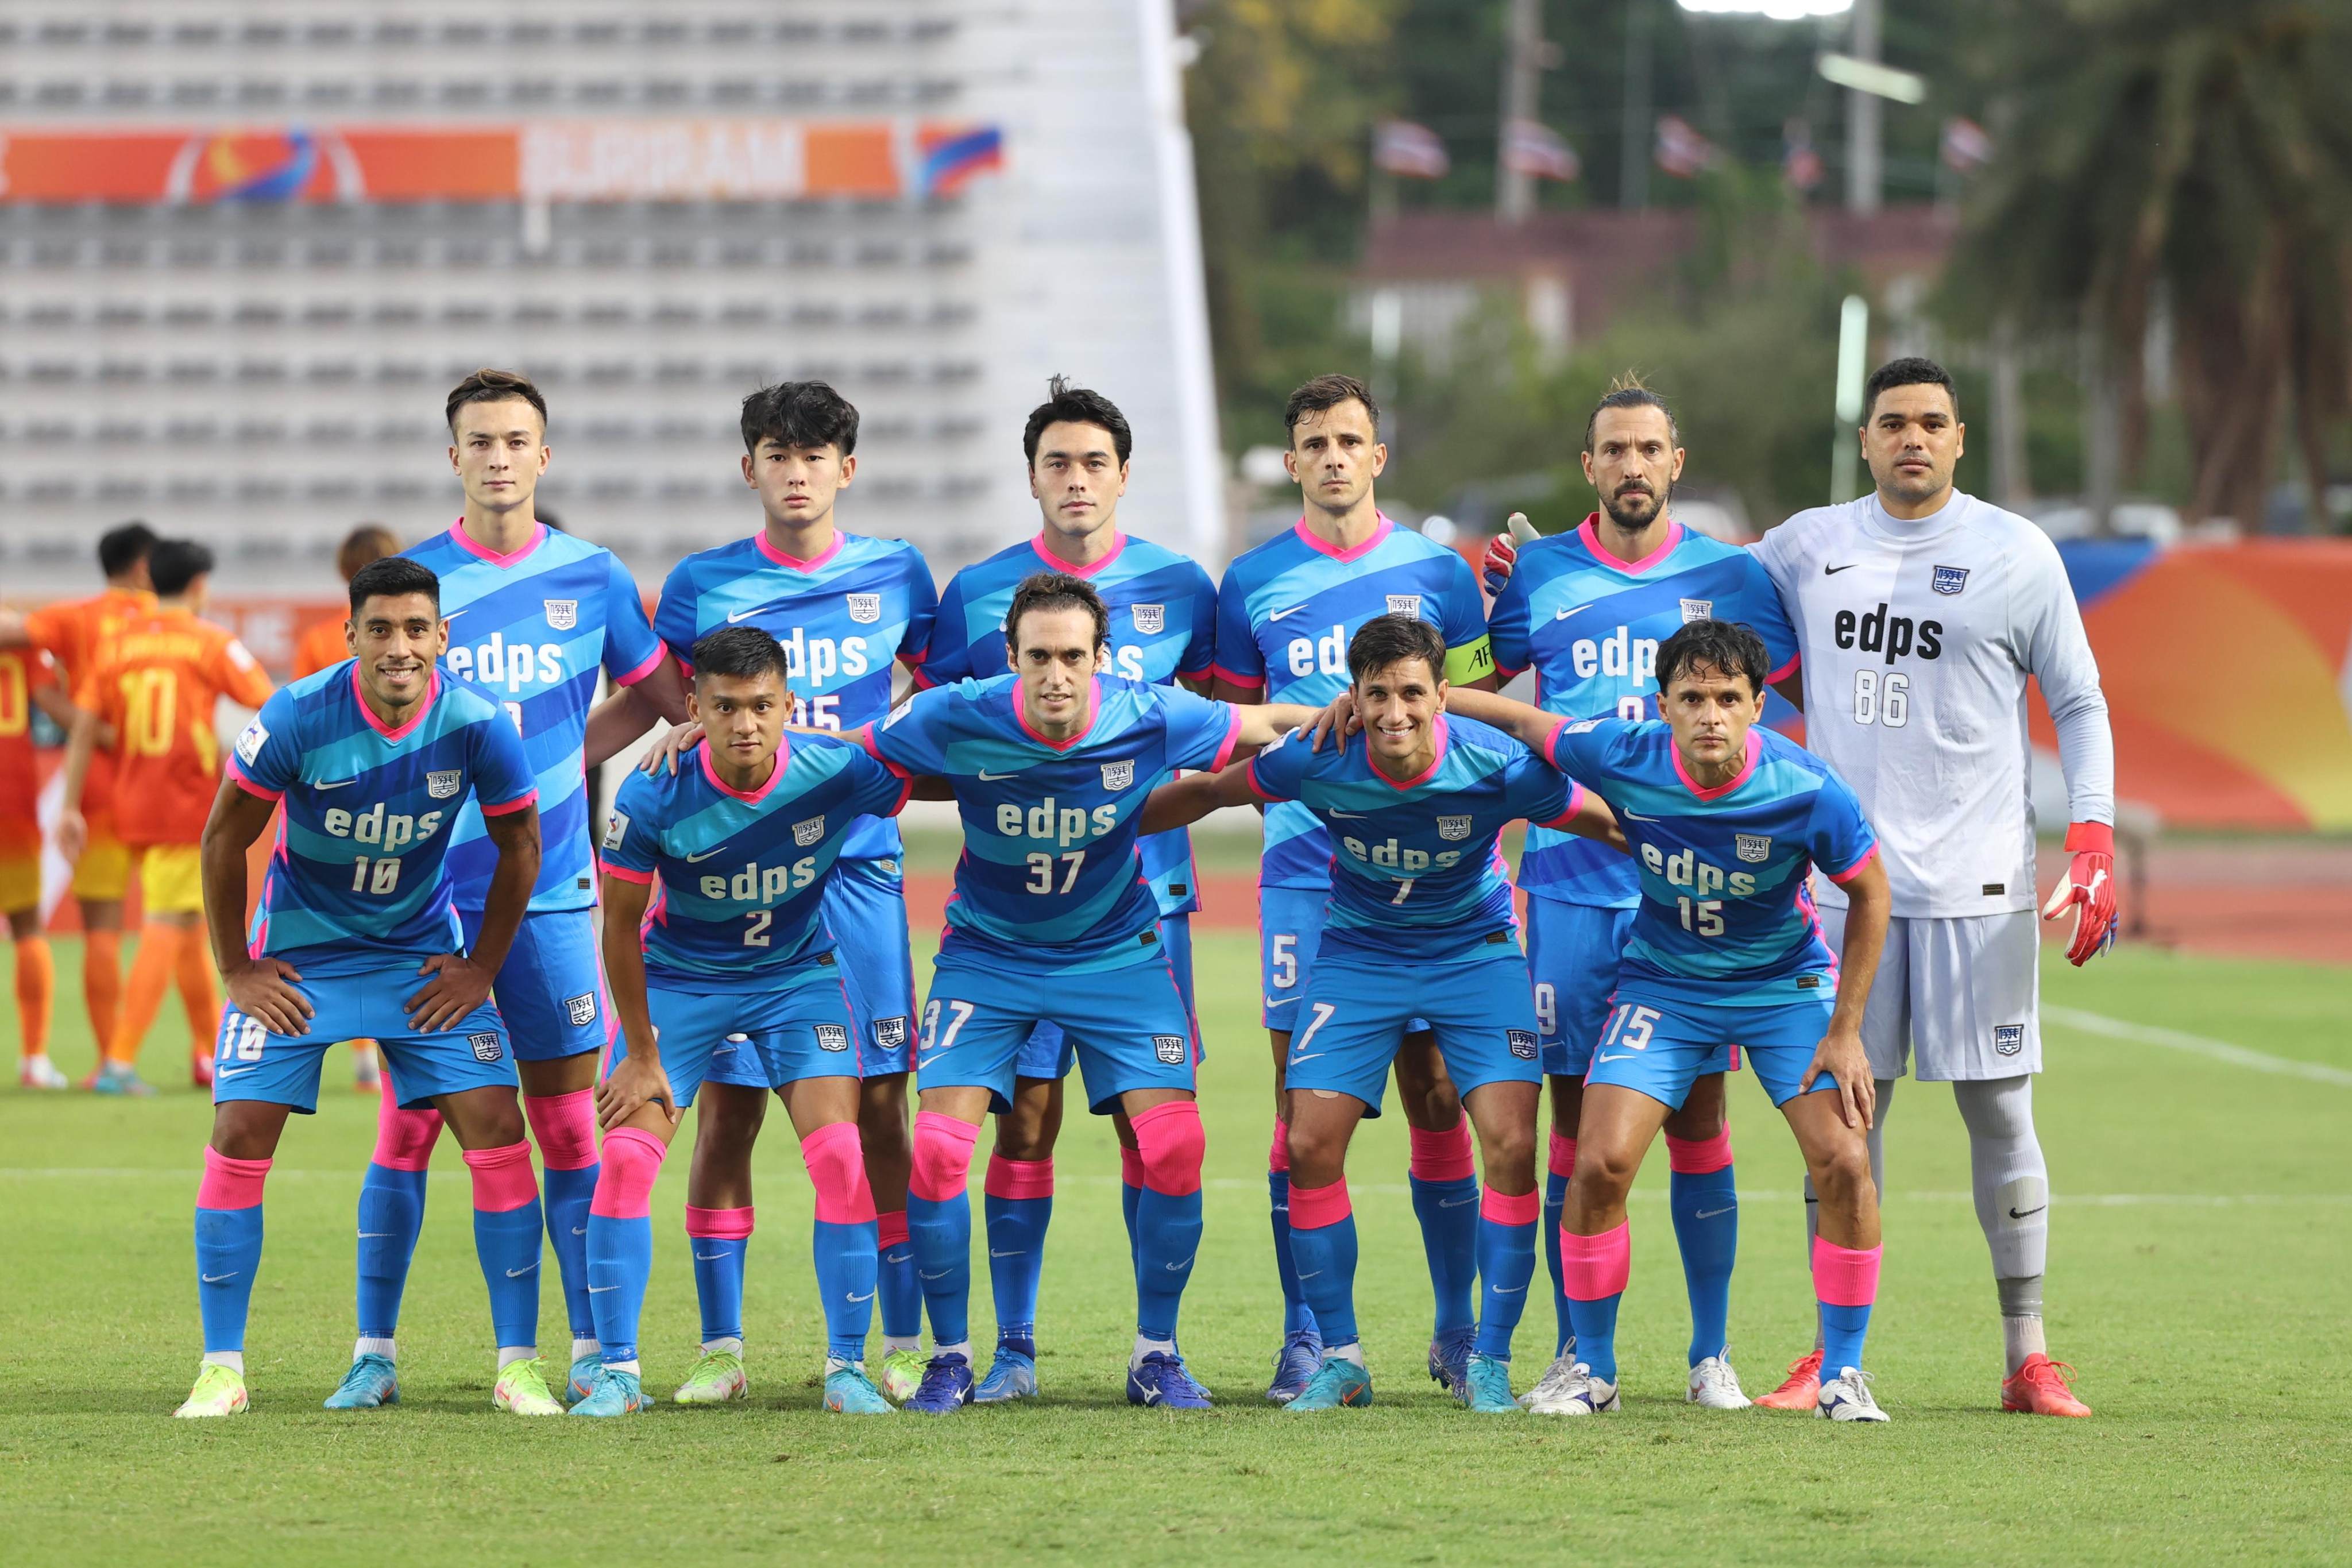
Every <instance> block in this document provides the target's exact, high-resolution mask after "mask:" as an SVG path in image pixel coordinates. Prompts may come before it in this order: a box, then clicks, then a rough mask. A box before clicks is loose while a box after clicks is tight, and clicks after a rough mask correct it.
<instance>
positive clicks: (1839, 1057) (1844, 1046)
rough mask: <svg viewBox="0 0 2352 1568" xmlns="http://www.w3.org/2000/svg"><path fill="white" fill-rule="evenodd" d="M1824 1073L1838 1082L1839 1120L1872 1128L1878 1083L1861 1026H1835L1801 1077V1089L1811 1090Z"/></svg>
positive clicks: (1816, 1048)
mask: <svg viewBox="0 0 2352 1568" xmlns="http://www.w3.org/2000/svg"><path fill="white" fill-rule="evenodd" d="M1823 1073H1827V1074H1829V1075H1830V1077H1831V1078H1832V1079H1835V1080H1836V1083H1837V1089H1838V1120H1839V1121H1843V1122H1844V1123H1845V1124H1846V1125H1847V1126H1848V1127H1859V1128H1861V1129H1862V1130H1863V1131H1865V1132H1866V1131H1869V1130H1870V1125H1871V1122H1872V1121H1873V1120H1874V1119H1875V1117H1876V1115H1877V1111H1878V1084H1877V1082H1876V1080H1875V1079H1873V1078H1872V1077H1871V1076H1870V1053H1869V1052H1868V1051H1866V1050H1864V1049H1863V1046H1862V1032H1861V1031H1860V1030H1858V1029H1842V1028H1836V1027H1832V1029H1831V1030H1830V1032H1829V1033H1827V1034H1825V1035H1823V1036H1822V1043H1821V1044H1820V1045H1819V1046H1818V1047H1814V1050H1813V1059H1812V1061H1811V1062H1810V1063H1809V1064H1807V1066H1806V1068H1805V1076H1804V1077H1802V1078H1801V1079H1798V1080H1797V1092H1798V1093H1799V1094H1807V1093H1810V1092H1811V1090H1812V1087H1813V1080H1814V1079H1817V1078H1819V1077H1821V1076H1822V1074H1823Z"/></svg>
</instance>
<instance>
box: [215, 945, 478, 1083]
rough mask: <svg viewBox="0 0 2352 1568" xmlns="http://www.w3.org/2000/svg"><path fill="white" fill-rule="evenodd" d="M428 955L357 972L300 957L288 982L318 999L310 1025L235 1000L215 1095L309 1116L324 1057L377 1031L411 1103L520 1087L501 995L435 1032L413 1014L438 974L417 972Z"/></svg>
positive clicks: (219, 1048)
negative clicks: (322, 967)
mask: <svg viewBox="0 0 2352 1568" xmlns="http://www.w3.org/2000/svg"><path fill="white" fill-rule="evenodd" d="M422 957H423V955H421V954H420V955H418V957H417V958H415V959H410V958H394V959H393V960H392V961H391V963H390V966H389V967H387V968H383V969H374V970H367V971H364V972H362V973H355V974H320V973H315V972H314V970H313V969H310V968H305V967H304V966H303V964H302V963H300V962H299V959H298V960H296V961H295V963H294V967H295V968H296V969H297V970H298V971H299V972H300V973H301V974H302V978H301V979H299V980H294V981H289V982H288V983H287V984H289V985H291V986H292V987H293V988H294V989H295V990H297V991H299V992H300V993H301V994H302V995H303V996H304V997H305V998H306V999H307V1000H308V1001H309V1002H310V1033H309V1034H307V1035H296V1036H292V1037H289V1036H285V1035H273V1034H271V1033H270V1032H269V1029H268V1026H266V1025H265V1024H263V1023H262V1021H261V1020H260V1019H258V1018H254V1017H248V1016H247V1015H245V1014H243V1013H240V1012H238V1011H237V1010H236V1008H235V1007H230V1008H228V1009H227V1010H226V1011H225V1012H224V1013H222V1015H221V1024H220V1033H219V1035H218V1036H217V1037H215V1047H214V1053H213V1103H214V1104H215V1105H218V1104H222V1103H224V1102H226V1101H228V1100H265V1101H267V1102H268V1103H269V1104H271V1105H289V1106H292V1107H293V1108H294V1109H295V1110H299V1111H301V1112H302V1113H303V1114H304V1115H309V1114H310V1113H311V1112H312V1111H315V1110H318V1109H319V1064H320V1062H321V1061H323V1060H324V1059H325V1058H326V1055H327V1047H329V1046H331V1045H335V1044H337V1043H338V1042H340V1041H343V1040H366V1039H372V1040H373V1041H375V1042H376V1044H377V1045H379V1046H381V1047H383V1065H384V1068H385V1069H386V1070H387V1071H389V1072H390V1073H391V1074H392V1081H393V1083H394V1086H396V1088H397V1089H398V1092H399V1094H400V1106H401V1109H402V1110H421V1109H424V1108H425V1106H426V1105H427V1103H428V1102H429V1101H431V1100H432V1099H433V1098H434V1096H436V1095H441V1094H457V1093H461V1092H463V1091H464V1090H466V1089H512V1088H514V1087H515V1068H514V1055H513V1052H512V1051H511V1049H510V1048H509V1044H508V1039H507V1026H506V1023H505V1020H503V1019H502V1018H501V1017H500V1016H499V1006H498V1004H497V1003H496V1002H485V1003H483V1004H482V1005H480V1006H479V1007H477V1008H475V1009H474V1010H473V1012H471V1013H469V1014H467V1016H466V1017H465V1018H464V1020H463V1021H461V1022H459V1023H457V1024H456V1025H454V1026H451V1027H449V1028H447V1029H444V1030H440V1031H438V1032H436V1033H434V1034H425V1033H422V1032H420V1031H419V1030H418V1029H417V1027H416V1026H415V1025H414V1024H411V1023H410V1022H409V1021H408V1008H407V1005H406V1004H407V1001H408V999H409V998H410V997H411V996H414V995H415V994H417V993H418V992H419V991H422V990H423V989H425V986H426V985H428V984H431V983H432V979H433V977H432V976H431V975H429V974H422V973H418V972H417V969H416V965H417V963H420V962H422Z"/></svg>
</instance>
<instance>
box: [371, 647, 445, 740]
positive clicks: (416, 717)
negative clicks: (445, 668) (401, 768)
mask: <svg viewBox="0 0 2352 1568" xmlns="http://www.w3.org/2000/svg"><path fill="white" fill-rule="evenodd" d="M440 697H441V669H440V667H439V666H438V665H436V666H435V667H434V669H433V679H430V680H428V681H426V682H425V700H424V701H422V702H419V703H418V704H417V705H416V711H415V712H414V713H411V714H410V715H409V716H408V717H407V719H405V720H404V721H402V723H401V725H400V727H399V728H398V729H394V728H392V727H391V726H390V725H388V724H386V723H385V722H384V721H383V720H381V719H379V718H377V717H376V716H375V710H374V709H373V708H371V707H369V706H368V700H367V689H366V688H365V687H363V686H362V685H361V684H360V661H359V660H358V659H353V660H352V700H353V701H354V702H357V703H358V704H359V705H360V717H361V718H362V719H364V720H366V721H367V724H368V728H369V729H371V730H373V731H375V732H376V733H377V734H379V735H382V736H383V738H384V739H385V740H387V741H405V740H406V739H408V737H409V736H411V735H413V734H415V732H416V726H418V725H419V724H422V723H424V722H425V715H426V714H427V713H430V712H432V711H433V704H434V703H435V702H436V701H438V700H440Z"/></svg>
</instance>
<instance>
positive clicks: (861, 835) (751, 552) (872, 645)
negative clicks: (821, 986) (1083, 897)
mask: <svg viewBox="0 0 2352 1568" xmlns="http://www.w3.org/2000/svg"><path fill="white" fill-rule="evenodd" d="M741 429H742V435H743V458H742V474H743V482H744V484H745V485H746V486H747V487H748V488H749V489H751V491H752V492H753V493H754V494H756V495H757V496H758V497H759V498H760V506H761V514H762V515H761V528H760V531H759V532H757V533H754V534H752V535H751V537H749V538H747V539H740V540H737V541H736V542H733V543H731V544H723V545H720V546H719V548H717V549H715V550H705V551H701V552H698V553H696V554H693V555H689V556H688V557H687V558H686V559H685V560H683V561H681V562H679V563H677V565H676V566H675V567H673V568H671V570H670V574H669V579H668V581H667V582H666V583H664V584H662V595H661V604H660V605H659V606H658V607H657V608H656V611H655V615H654V627H655V630H656V631H657V632H659V633H660V634H661V636H662V638H663V640H664V641H665V642H666V643H667V645H668V647H669V648H670V650H671V652H673V653H674V654H676V655H677V658H678V659H679V660H680V661H681V662H682V663H685V664H687V665H689V666H690V665H691V664H692V662H693V652H694V647H695V644H696V643H697V642H698V640H699V639H701V638H702V637H706V636H708V635H709V633H711V632H713V631H716V630H719V629H722V628H724V627H727V626H757V627H759V628H761V630H763V631H766V632H768V633H769V634H771V635H772V636H773V637H775V639H776V640H777V642H779V643H781V644H782V646H783V648H784V653H785V657H786V658H787V660H788V661H789V663H790V665H791V677H790V679H791V687H792V695H793V708H794V712H795V714H796V715H797V721H798V722H799V723H801V724H803V725H806V726H808V727H810V728H812V729H818V730H828V731H843V730H854V729H856V728H858V727H859V726H861V725H865V724H868V723H871V722H873V721H876V720H877V719H879V718H881V717H882V716H883V715H884V714H885V713H887V712H888V711H889V708H890V696H891V672H892V669H893V668H894V667H895V666H899V665H903V666H905V667H907V668H908V669H910V670H911V669H913V668H916V667H917V666H918V665H919V663H920V661H921V659H922V657H923V649H924V647H925V645H926V644H928V643H929V640H930V636H931V617H932V616H933V614H934V613H935V612H936V610H937V607H938V603H939V598H938V591H937V590H936V589H935V588H933V586H932V585H931V572H930V568H929V566H928V565H926V564H925V563H924V561H923V557H922V552H919V551H918V550H917V549H916V548H915V547H914V546H913V545H911V544H908V543H906V542H903V541H901V540H896V539H870V538H867V537H866V536H864V535H861V534H856V533H849V532H846V531H843V530H842V529H841V528H839V527H838V526H837V525H836V522H835V515H834V514H835V503H836V500H837V499H838V498H839V497H840V495H841V494H842V492H844V491H845V490H847V489H849V488H850V487H851V485H852V484H853V483H854V482H855V480H856V476H857V410H856V408H854V407H852V406H851V405H850V404H849V403H848V402H847V401H846V400H845V399H844V398H843V397H842V395H840V394H839V393H837V392H835V390H834V389H833V388H832V387H830V386H828V385H826V384H824V382H821V381H797V382H783V383H781V384H777V385H774V386H768V387H762V388H761V389H760V390H759V391H757V392H754V393H752V394H751V395H750V396H748V397H746V398H745V399H744V400H743V407H742V416H741ZM700 733H701V731H700V729H699V728H698V726H695V725H690V724H689V725H688V726H686V727H684V728H683V729H680V730H677V731H672V733H671V734H670V735H669V736H668V737H667V740H666V741H665V742H664V744H663V745H662V747H661V748H659V749H658V751H657V752H656V755H655V756H651V757H648V758H647V759H646V767H647V768H648V769H652V768H655V767H658V766H662V765H663V764H664V763H665V762H666V763H667V767H668V769H669V771H671V772H672V773H675V772H676V771H677V759H678V755H679V753H680V752H681V750H682V749H683V748H684V747H685V746H688V745H691V744H692V743H693V742H694V741H695V740H696V739H697V738H698V736H699V735H700ZM900 853H901V847H900V844H899V839H898V824H897V823H895V822H893V821H889V820H887V819H886V818H882V817H875V818H872V819H869V820H867V821H865V822H861V823H859V824H858V825H857V826H856V831H854V832H853V833H851V834H850V836H849V837H848V839H847V841H846V842H845V844H844V845H843V847H842V849H841V857H840V859H839V861H838V862H837V864H836V865H835V870H834V874H833V876H832V877H831V878H830V879H828V880H827V882H826V884H825V889H824V923H825V929H826V930H827V931H829V932H831V933H832V936H833V938H834V940H835V941H836V942H839V943H840V944H841V949H840V951H841V953H842V969H843V971H844V973H845V975H846V977H847V979H848V981H849V1001H850V1007H851V1010H852V1012H853V1013H854V1014H855V1015H856V1020H857V1054H858V1068H859V1071H860V1072H861V1074H862V1075H863V1083H864V1087H863V1089H862V1090H861V1099H860V1101H859V1104H860V1106H861V1109H860V1110H859V1112H858V1123H859V1131H860V1132H861V1134H862V1142H863V1146H864V1149H865V1159H866V1183H867V1184H868V1186H869V1187H870V1188H871V1189H872V1191H873V1194H874V1203H875V1206H876V1208H877V1213H878V1215H879V1229H880V1236H881V1248H882V1251H881V1265H880V1268H881V1272H880V1276H879V1282H878V1285H877V1290H878V1292H879V1297H878V1303H879V1306H880V1308H881V1311H880V1317H881V1320H882V1350H883V1355H882V1366H881V1373H882V1375H881V1378H880V1383H881V1386H882V1389H883V1391H884V1392H885V1393H887V1394H889V1395H890V1396H891V1397H892V1398H894V1399H904V1398H906V1397H907V1396H908V1394H912V1393H913V1392H914V1391H915V1386H916V1384H918V1383H919V1381H920V1380H921V1377H922V1369H923V1358H922V1354H921V1350H920V1346H921V1343H922V1314H923V1298H922V1291H921V1289H920V1287H919V1285H918V1284H917V1282H916V1279H915V1258H914V1248H913V1247H912V1246H911V1245H910V1244H909V1242H908V1239H907V1172H908V1160H909V1158H910V1154H911V1150H910V1145H909V1143H908V1134H907V1070H908V1060H909V1055H908V1053H909V1051H910V1049H911V1047H912V1043H913V1034H914V1029H913V1019H914V1012H915V970H914V962H913V959H912V957H911V956H910V954H909V951H908V941H907V900H906V893H905V876H904V872H903V869H902V868H901V865H900V860H899V856H900ZM737 1067H740V1068H741V1069H742V1072H741V1076H740V1077H739V1076H737V1075H736V1073H735V1072H734V1070H733V1069H734V1068H737ZM768 1088H769V1085H768V1082H767V1079H765V1078H764V1077H762V1076H761V1073H760V1072H759V1070H758V1066H757V1064H756V1063H755V1062H752V1061H751V1060H750V1059H749V1058H741V1059H740V1060H738V1059H736V1058H722V1059H721V1060H720V1061H719V1062H718V1063H717V1064H716V1065H715V1066H714V1068H713V1069H712V1071H711V1074H710V1076H709V1079H707V1080H706V1085H705V1092H704V1094H703V1097H702V1110H701V1111H700V1112H699V1113H698V1115H697V1116H696V1118H695V1121H696V1125H695V1134H694V1162H693V1164H692V1166H691V1167H690V1170H689V1173H688V1178H687V1211H686V1229H687V1235H688V1237H689V1239H690V1240H691V1242H692V1244H693V1251H694V1258H695V1282H696V1288H697V1290H698V1294H699V1296H700V1298H701V1300H702V1307H703V1325H702V1327H703V1338H702V1350H703V1353H702V1356H701V1358H700V1359H699V1360H698V1361H697V1362H696V1363H695V1365H694V1367H693V1369H692V1370H691V1371H690V1372H689V1373H688V1374H687V1379H686V1382H685V1383H684V1384H681V1385H680V1386H679V1388H678V1390H677V1400H678V1402H679V1403H681V1404H685V1405H716V1404H722V1403H724V1402H726V1401H728V1400H730V1399H734V1398H737V1397H740V1394H741V1393H742V1391H743V1387H744V1383H743V1375H744V1374H743V1363H742V1330H741V1325H740V1317H741V1307H740V1302H741V1301H742V1299H743V1255H744V1249H745V1247H746V1246H747V1245H748V1243H749V1240H750V1237H751V1227H752V1220H753V1211H752V1205H751V1141H752V1139H753V1138H754V1137H755V1136H757V1134H758V1132H759V1130H760V1122H761V1118H762V1117H763V1116H765V1115H766V1114H767V1089H768Z"/></svg>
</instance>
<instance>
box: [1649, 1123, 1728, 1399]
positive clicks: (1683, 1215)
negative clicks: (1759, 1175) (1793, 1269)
mask: <svg viewBox="0 0 2352 1568" xmlns="http://www.w3.org/2000/svg"><path fill="white" fill-rule="evenodd" d="M1731 1169H1732V1168H1731V1167H1730V1166H1729V1165H1726V1166H1724V1167H1723V1169H1721V1170H1719V1171H1706V1172H1694V1171H1676V1172H1675V1173H1672V1174H1671V1175H1670V1176H1669V1177H1668V1178H1667V1181H1666V1196H1667V1203H1668V1205H1670V1206H1671V1207H1672V1208H1673V1210H1674V1215H1675V1243H1676V1244H1677V1245H1678V1246H1679V1247H1681V1248H1682V1255H1683V1285H1684V1288H1685V1289H1686V1290H1688V1292H1689V1293H1690V1310H1691V1342H1690V1364H1691V1365H1693V1366H1696V1365H1697V1364H1698V1363H1700V1362H1702V1361H1705V1360H1706V1358H1707V1357H1708V1356H1711V1355H1721V1354H1722V1353H1723V1344H1724V1341H1725V1340H1726V1339H1727V1338H1728V1337H1729V1336H1730V1321H1731V1265H1732V1259H1733V1258H1734V1256H1735V1255H1736V1254H1737V1253H1738V1250H1739V1194H1738V1187H1737V1186H1736V1185H1735V1184H1734V1183H1733V1181H1732V1175H1731Z"/></svg>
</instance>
